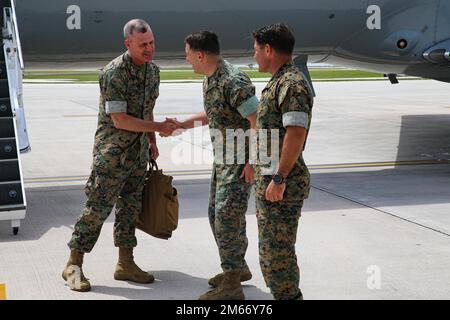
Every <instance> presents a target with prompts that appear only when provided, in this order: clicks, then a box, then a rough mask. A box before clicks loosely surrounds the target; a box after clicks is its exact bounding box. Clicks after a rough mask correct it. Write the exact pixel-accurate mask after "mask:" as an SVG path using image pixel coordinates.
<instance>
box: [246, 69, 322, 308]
mask: <svg viewBox="0 0 450 320" xmlns="http://www.w3.org/2000/svg"><path fill="white" fill-rule="evenodd" d="M310 92H311V90H310V89H309V86H308V84H307V82H306V81H305V80H303V77H302V74H301V72H300V70H299V69H298V68H296V67H295V66H294V65H293V64H292V63H288V64H285V65H284V66H282V67H281V68H280V69H279V70H278V72H277V73H276V74H275V75H274V76H273V77H272V79H271V80H270V81H269V83H268V84H267V86H266V87H265V89H264V90H263V92H262V96H261V102H260V104H259V107H258V114H257V125H256V127H257V130H260V129H278V130H279V150H278V151H279V155H281V150H282V147H283V139H284V136H285V134H286V127H288V126H301V127H304V128H306V129H307V130H309V127H310V124H311V109H312V105H313V98H312V95H311V94H310ZM272 138H274V137H270V132H269V138H268V139H267V147H268V149H267V150H269V152H270V150H271V139H272ZM258 148H259V149H258V153H260V152H261V150H266V149H265V148H266V145H262V143H261V142H260V141H259V140H258ZM261 148H262V149H261ZM264 166H265V165H263V164H261V165H258V166H256V170H255V173H256V177H255V182H256V216H257V220H258V232H259V255H260V265H261V270H262V273H263V275H264V279H265V281H266V284H267V286H268V287H269V288H270V290H271V292H272V294H273V296H274V297H275V299H294V298H298V297H299V296H300V295H301V291H300V289H299V280H300V276H299V269H298V265H297V256H296V254H295V242H296V236H297V227H298V221H299V218H300V215H301V208H302V205H303V200H304V199H306V198H308V194H309V188H310V176H309V172H308V168H307V167H306V165H305V162H304V161H303V157H302V156H301V155H300V157H299V158H298V160H297V162H296V163H295V165H294V167H293V169H292V171H291V172H290V174H289V176H288V177H287V182H286V191H285V193H284V197H283V200H282V201H280V202H275V203H272V202H270V201H267V200H266V199H265V192H266V189H267V187H268V185H269V184H270V182H271V180H272V176H270V175H262V173H261V169H262V168H263V167H264ZM266 166H267V165H266Z"/></svg>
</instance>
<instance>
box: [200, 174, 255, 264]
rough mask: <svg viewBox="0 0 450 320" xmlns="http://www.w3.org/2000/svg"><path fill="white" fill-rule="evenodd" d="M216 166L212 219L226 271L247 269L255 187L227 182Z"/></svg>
mask: <svg viewBox="0 0 450 320" xmlns="http://www.w3.org/2000/svg"><path fill="white" fill-rule="evenodd" d="M218 174H219V173H218V172H217V170H216V166H214V168H213V173H212V176H211V186H210V193H209V208H208V217H209V224H210V226H211V230H212V233H213V235H214V239H215V240H216V244H217V247H218V248H219V256H220V261H221V267H222V269H223V271H225V272H227V271H232V270H243V269H245V267H246V266H247V263H246V262H245V253H246V251H247V247H248V239H247V235H246V221H245V213H246V212H247V204H248V199H249V197H250V189H251V184H248V183H246V182H245V181H244V180H243V179H241V180H240V181H235V182H230V183H224V181H223V179H221V178H220V177H219V176H218Z"/></svg>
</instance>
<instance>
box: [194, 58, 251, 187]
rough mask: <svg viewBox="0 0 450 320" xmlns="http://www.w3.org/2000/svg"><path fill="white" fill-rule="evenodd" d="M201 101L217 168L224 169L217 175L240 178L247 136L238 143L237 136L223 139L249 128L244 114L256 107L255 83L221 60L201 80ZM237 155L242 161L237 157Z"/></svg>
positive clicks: (246, 115) (229, 180) (245, 157)
mask: <svg viewBox="0 0 450 320" xmlns="http://www.w3.org/2000/svg"><path fill="white" fill-rule="evenodd" d="M203 102H204V108H205V112H206V115H207V117H208V122H209V128H210V129H212V130H211V142H212V145H213V152H214V156H215V161H214V163H215V165H216V170H218V171H219V173H222V172H223V174H219V176H220V177H221V178H222V179H225V177H226V178H227V181H228V182H231V181H237V180H240V178H239V177H240V175H241V173H242V169H243V165H244V164H245V163H246V162H247V160H248V154H249V151H248V140H247V143H243V144H239V145H237V139H233V140H231V141H234V143H231V144H229V143H226V142H227V135H228V136H229V137H230V136H231V134H232V133H236V132H243V133H244V132H246V131H247V130H248V129H250V122H249V121H248V120H247V119H246V118H247V117H248V116H249V115H250V114H252V113H255V112H256V110H257V108H258V99H257V98H256V96H255V86H254V85H253V84H252V82H251V81H250V79H249V78H248V76H247V75H246V74H245V73H243V72H242V71H240V70H239V69H237V68H236V67H234V66H233V65H231V64H230V63H228V62H227V61H225V60H220V61H219V64H218V67H217V70H216V71H215V73H214V74H213V75H212V76H211V77H207V78H205V80H204V82H203ZM215 131H218V132H220V133H221V136H222V138H223V139H217V137H216V135H215V134H214V132H215ZM242 154H244V155H245V156H244V157H242ZM227 158H228V159H230V161H229V162H228V161H227ZM240 158H243V161H238V160H240ZM229 163H231V164H235V165H229ZM222 164H223V165H222Z"/></svg>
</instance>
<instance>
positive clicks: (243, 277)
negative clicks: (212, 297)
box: [208, 266, 252, 288]
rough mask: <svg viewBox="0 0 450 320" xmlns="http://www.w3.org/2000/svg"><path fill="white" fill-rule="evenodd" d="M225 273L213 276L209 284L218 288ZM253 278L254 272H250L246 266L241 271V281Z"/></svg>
mask: <svg viewBox="0 0 450 320" xmlns="http://www.w3.org/2000/svg"><path fill="white" fill-rule="evenodd" d="M223 275H224V273H223V272H222V273H219V274H217V275H216V276H214V277H212V278H211V279H209V280H208V284H209V285H210V286H211V287H213V288H217V287H218V286H219V284H220V283H221V282H222V281H223ZM251 278H252V273H251V272H250V269H249V268H248V266H245V267H244V269H243V270H242V271H241V282H245V281H248V280H250V279H251Z"/></svg>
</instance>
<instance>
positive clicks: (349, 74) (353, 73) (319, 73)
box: [24, 69, 383, 82]
mask: <svg viewBox="0 0 450 320" xmlns="http://www.w3.org/2000/svg"><path fill="white" fill-rule="evenodd" d="M244 72H245V73H246V74H248V75H249V77H250V78H252V79H257V78H270V77H271V75H270V74H268V73H260V72H258V71H255V70H244ZM311 77H312V78H313V80H321V79H342V78H346V79H347V78H379V77H383V75H382V74H378V73H372V72H365V71H357V70H347V69H312V70H311ZM24 79H26V80H28V79H39V80H63V79H64V80H72V81H75V82H85V81H98V71H26V72H25V75H24ZM201 79H203V76H202V75H199V74H195V73H194V72H193V71H191V70H175V71H171V70H161V80H201Z"/></svg>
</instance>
